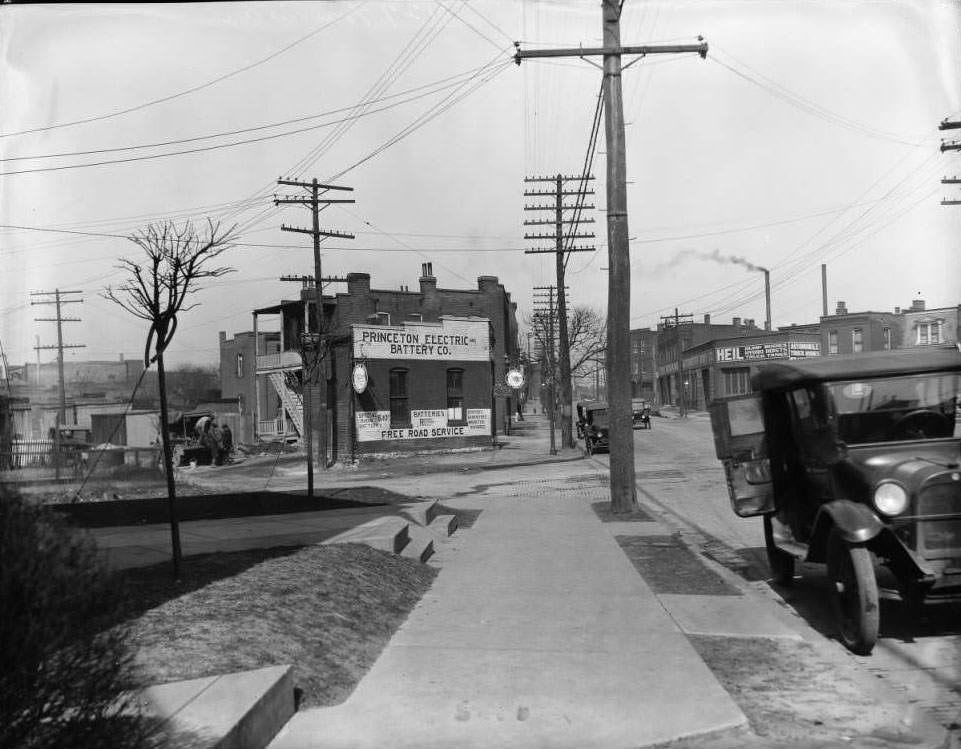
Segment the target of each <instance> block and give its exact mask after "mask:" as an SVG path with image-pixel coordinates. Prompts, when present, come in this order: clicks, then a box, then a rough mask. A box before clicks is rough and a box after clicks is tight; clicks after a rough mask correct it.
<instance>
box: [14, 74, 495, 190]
mask: <svg viewBox="0 0 961 749" xmlns="http://www.w3.org/2000/svg"><path fill="white" fill-rule="evenodd" d="M488 67H492V68H493V69H494V73H495V74H496V73H499V72H502V71H503V70H504V69H506V68H507V67H509V62H505V63H502V65H501V67H500V68H499V69H497V67H496V66H490V65H489V66H488ZM477 77H478V76H477V74H476V73H475V74H474V75H472V76H471V77H469V78H468V79H467V82H472V81H475V80H476V79H477ZM492 77H493V75H490V76H488V77H487V78H485V79H483V80H482V81H481V85H483V83H487V81H489V80H490V79H491V78H492ZM463 85H464V82H463V81H461V82H459V83H458V84H456V86H450V87H449V88H455V89H456V88H459V87H462V86H463ZM478 87H479V86H475V88H478ZM440 90H443V89H440ZM431 93H435V92H431ZM467 93H473V91H469V92H467ZM426 95H427V94H424V95H423V96H426ZM465 95H466V94H464V95H461V96H459V97H458V98H456V99H454V101H453V102H452V103H450V104H446V105H445V106H444V107H443V108H442V109H440V111H439V112H437V114H439V113H441V112H444V111H446V110H447V109H448V108H449V107H450V106H452V104H453V103H456V102H458V101H460V100H461V99H463V98H464V96H465ZM415 98H423V97H422V96H418V97H415ZM450 98H451V97H450V96H448V97H445V99H443V100H442V104H443V103H444V102H447V101H448V100H449V99H450ZM393 106H396V105H391V107H385V108H384V109H388V108H392V107H393ZM439 106H441V105H440V104H438V105H435V106H434V107H432V108H431V109H429V110H428V113H430V112H431V111H432V110H436V109H437V108H438V107H439ZM380 111H383V109H378V110H375V112H380ZM435 116H436V114H434V115H431V116H430V117H427V115H421V116H420V118H418V119H422V120H423V122H421V123H420V124H416V125H412V126H409V132H413V130H416V129H418V128H419V127H420V126H421V125H422V124H424V123H425V122H427V121H429V120H430V119H433V117H435ZM425 117H427V119H424V118H425ZM353 119H355V118H354V117H345V118H343V119H342V120H338V121H337V122H335V123H322V124H320V125H310V126H307V127H302V128H295V129H293V130H288V131H286V132H283V133H275V134H272V135H264V136H260V137H257V138H246V139H243V140H238V141H234V142H231V143H219V144H216V145H211V146H202V147H198V148H186V149H182V150H179V151H168V152H166V153H159V154H149V155H143V156H130V157H127V158H123V159H107V160H104V161H91V162H87V163H84V164H62V165H60V166H48V167H35V168H31V169H15V170H12V171H5V172H0V177H10V176H14V175H18V174H36V173H39V172H57V171H64V170H68V169H87V168H89V167H95V166H112V165H114V164H129V163H133V162H137V161H153V160H156V159H164V158H168V157H171V156H186V155H190V154H195V153H205V152H208V151H218V150H222V149H225V148H236V147H237V146H245V145H251V144H254V143H263V142H265V141H270V140H276V139H278V138H287V137H290V136H292V135H299V134H301V133H305V132H309V131H311V130H318V129H320V128H324V127H330V126H331V125H334V124H338V123H339V122H348V121H351V120H353ZM416 122H417V120H415V123H416ZM409 132H404V131H401V133H400V134H398V135H395V136H394V138H393V139H392V140H391V141H389V142H388V143H387V144H385V145H384V146H382V147H381V148H379V149H377V150H375V151H374V152H373V153H372V154H370V155H369V156H367V157H366V158H365V159H362V160H361V161H358V162H357V163H356V164H354V165H353V166H351V167H348V169H347V170H345V171H342V172H341V173H340V174H338V175H336V176H335V177H334V179H337V178H339V177H341V176H343V175H344V174H345V173H346V172H347V171H350V170H351V169H353V168H354V167H356V166H359V165H360V164H362V163H364V161H367V160H368V159H370V158H372V157H373V156H375V155H376V154H378V153H380V152H381V151H383V150H384V149H386V148H388V147H390V146H391V145H393V144H394V143H396V142H397V141H398V140H400V139H401V138H402V137H404V136H406V135H408V134H409Z"/></svg>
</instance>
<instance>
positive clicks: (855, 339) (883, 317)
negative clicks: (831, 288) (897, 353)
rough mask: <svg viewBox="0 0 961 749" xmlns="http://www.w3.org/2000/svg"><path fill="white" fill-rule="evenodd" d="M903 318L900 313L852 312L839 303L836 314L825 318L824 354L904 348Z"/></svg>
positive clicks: (823, 331)
mask: <svg viewBox="0 0 961 749" xmlns="http://www.w3.org/2000/svg"><path fill="white" fill-rule="evenodd" d="M901 344H902V321H901V315H900V314H899V313H898V312H848V309H847V305H846V304H845V303H844V302H838V303H837V308H836V309H835V311H834V314H833V315H826V316H824V317H822V318H821V351H822V352H823V354H824V356H836V355H838V354H858V353H861V352H862V351H888V350H890V349H896V348H901Z"/></svg>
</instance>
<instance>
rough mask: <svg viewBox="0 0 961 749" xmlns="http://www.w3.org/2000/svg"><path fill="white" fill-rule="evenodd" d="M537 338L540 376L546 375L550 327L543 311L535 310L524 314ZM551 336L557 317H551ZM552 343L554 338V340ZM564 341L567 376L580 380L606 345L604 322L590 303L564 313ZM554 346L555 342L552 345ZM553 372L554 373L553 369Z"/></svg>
mask: <svg viewBox="0 0 961 749" xmlns="http://www.w3.org/2000/svg"><path fill="white" fill-rule="evenodd" d="M524 323H525V324H526V325H527V326H528V327H529V328H530V330H531V332H532V333H533V334H534V339H535V340H536V341H537V350H538V351H539V352H542V353H541V359H542V365H543V367H544V368H543V370H542V371H543V372H544V377H545V378H546V377H550V375H551V372H550V364H549V363H548V362H547V361H546V352H547V351H548V350H549V348H550V347H549V345H548V342H549V338H550V333H549V330H550V329H551V326H550V320H549V319H548V315H547V314H546V313H544V314H541V313H535V314H533V315H528V316H527V317H525V318H524ZM553 329H554V336H555V337H556V336H557V335H558V325H557V321H556V320H555V321H554V326H553ZM555 343H556V341H555ZM567 345H568V349H569V351H570V357H571V380H580V379H583V378H584V377H587V376H588V375H589V374H592V373H593V372H594V369H595V368H596V367H597V366H598V364H599V363H602V362H603V361H604V350H605V348H606V346H607V322H606V319H605V317H604V315H603V314H602V313H601V312H599V311H598V310H596V309H594V308H593V307H588V306H586V305H579V306H576V307H572V308H571V309H570V311H569V312H568V314H567ZM555 349H556V346H555ZM554 374H555V376H557V373H556V372H555V373H554Z"/></svg>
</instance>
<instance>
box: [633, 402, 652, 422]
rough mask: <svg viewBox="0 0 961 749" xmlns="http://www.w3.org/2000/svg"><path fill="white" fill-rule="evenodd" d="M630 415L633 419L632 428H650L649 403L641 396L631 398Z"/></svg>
mask: <svg viewBox="0 0 961 749" xmlns="http://www.w3.org/2000/svg"><path fill="white" fill-rule="evenodd" d="M631 415H632V418H633V421H634V428H635V429H637V428H638V427H640V428H641V429H650V428H651V404H650V403H648V402H647V401H646V400H643V399H642V398H634V399H633V400H631Z"/></svg>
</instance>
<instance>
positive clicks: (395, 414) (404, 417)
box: [390, 369, 410, 429]
mask: <svg viewBox="0 0 961 749" xmlns="http://www.w3.org/2000/svg"><path fill="white" fill-rule="evenodd" d="M390 426H391V429H396V428H398V427H409V426H410V402H409V401H408V400H407V370H406V369H392V370H390Z"/></svg>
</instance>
